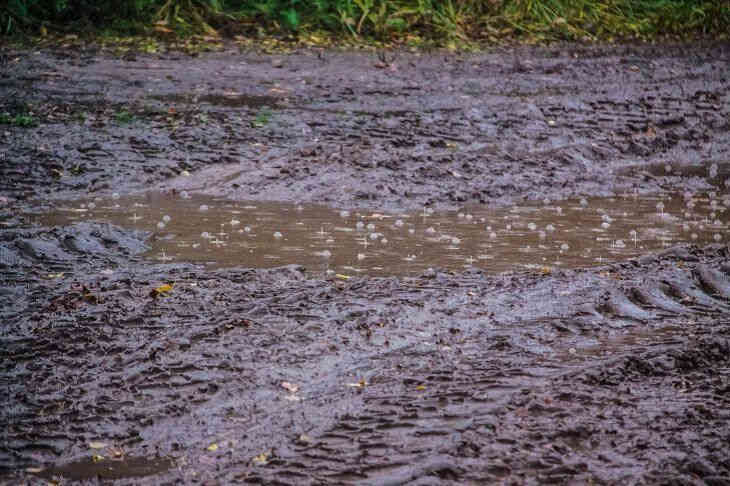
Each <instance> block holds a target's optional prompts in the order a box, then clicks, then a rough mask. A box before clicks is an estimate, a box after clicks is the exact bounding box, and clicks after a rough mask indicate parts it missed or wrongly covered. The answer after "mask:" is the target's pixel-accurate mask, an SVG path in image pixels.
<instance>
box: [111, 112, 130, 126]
mask: <svg viewBox="0 0 730 486" xmlns="http://www.w3.org/2000/svg"><path fill="white" fill-rule="evenodd" d="M114 119H115V120H116V121H117V123H132V122H133V121H134V115H133V114H131V113H130V112H128V111H127V110H121V111H118V112H117V113H116V114H115V115H114Z"/></svg>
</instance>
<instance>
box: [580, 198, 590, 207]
mask: <svg viewBox="0 0 730 486" xmlns="http://www.w3.org/2000/svg"><path fill="white" fill-rule="evenodd" d="M580 205H581V206H583V207H585V206H588V201H586V198H584V197H583V198H581V199H580Z"/></svg>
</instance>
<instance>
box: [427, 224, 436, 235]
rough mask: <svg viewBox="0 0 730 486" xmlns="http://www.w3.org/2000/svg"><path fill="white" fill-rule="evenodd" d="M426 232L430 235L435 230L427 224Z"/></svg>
mask: <svg viewBox="0 0 730 486" xmlns="http://www.w3.org/2000/svg"><path fill="white" fill-rule="evenodd" d="M426 233H428V234H429V235H432V234H434V233H436V230H435V229H434V228H433V226H429V227H428V228H427V229H426Z"/></svg>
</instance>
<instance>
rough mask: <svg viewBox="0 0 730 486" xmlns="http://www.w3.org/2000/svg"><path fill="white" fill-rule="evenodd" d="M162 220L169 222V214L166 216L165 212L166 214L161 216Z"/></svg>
mask: <svg viewBox="0 0 730 486" xmlns="http://www.w3.org/2000/svg"><path fill="white" fill-rule="evenodd" d="M162 221H164V222H165V223H169V222H170V216H168V215H167V214H166V215H164V216H163V217H162Z"/></svg>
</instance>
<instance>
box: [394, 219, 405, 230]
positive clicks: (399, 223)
mask: <svg viewBox="0 0 730 486" xmlns="http://www.w3.org/2000/svg"><path fill="white" fill-rule="evenodd" d="M395 225H396V226H397V227H399V228H400V227H401V226H403V220H402V219H396V220H395Z"/></svg>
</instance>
